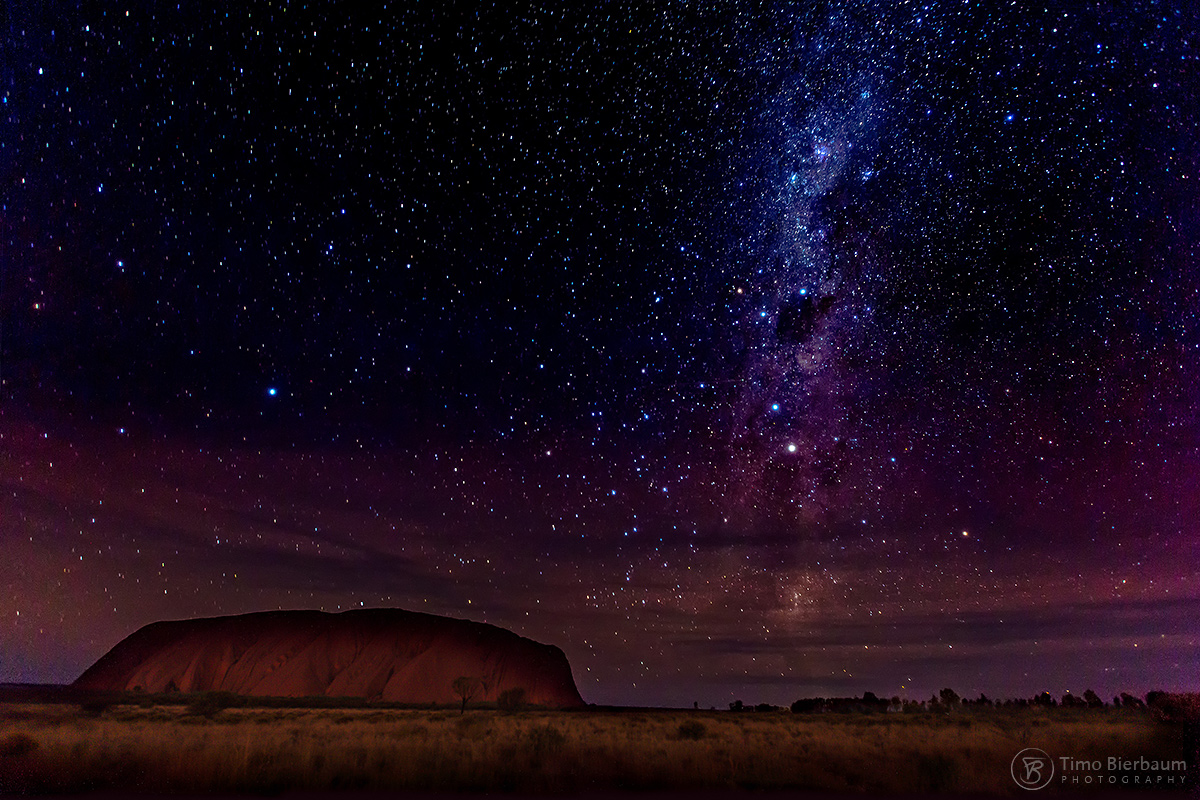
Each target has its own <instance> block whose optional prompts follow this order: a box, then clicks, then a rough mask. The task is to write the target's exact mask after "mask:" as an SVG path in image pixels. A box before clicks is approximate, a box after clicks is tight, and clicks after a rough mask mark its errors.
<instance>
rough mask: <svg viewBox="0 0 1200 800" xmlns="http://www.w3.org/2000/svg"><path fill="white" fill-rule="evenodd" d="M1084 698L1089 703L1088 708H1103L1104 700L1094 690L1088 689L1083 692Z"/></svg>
mask: <svg viewBox="0 0 1200 800" xmlns="http://www.w3.org/2000/svg"><path fill="white" fill-rule="evenodd" d="M1083 699H1084V701H1085V702H1086V703H1087V704H1088V708H1103V707H1104V701H1103V700H1101V699H1100V695H1098V694H1096V693H1095V692H1094V691H1093V690H1091V689H1088V690H1087V691H1086V692H1084V693H1083Z"/></svg>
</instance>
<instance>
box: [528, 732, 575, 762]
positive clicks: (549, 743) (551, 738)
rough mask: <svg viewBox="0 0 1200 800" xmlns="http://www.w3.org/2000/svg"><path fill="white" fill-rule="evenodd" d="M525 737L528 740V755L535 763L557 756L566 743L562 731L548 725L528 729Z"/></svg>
mask: <svg viewBox="0 0 1200 800" xmlns="http://www.w3.org/2000/svg"><path fill="white" fill-rule="evenodd" d="M526 736H527V737H528V740H529V751H530V755H531V756H532V757H533V760H534V762H535V763H538V762H541V761H542V759H544V758H546V757H547V756H553V755H557V754H558V753H559V751H561V750H562V748H563V745H564V744H566V741H567V737H565V736H563V735H562V731H560V730H559V729H558V728H555V727H553V726H550V725H539V726H537V727H536V728H530V729H529V733H528V734H526Z"/></svg>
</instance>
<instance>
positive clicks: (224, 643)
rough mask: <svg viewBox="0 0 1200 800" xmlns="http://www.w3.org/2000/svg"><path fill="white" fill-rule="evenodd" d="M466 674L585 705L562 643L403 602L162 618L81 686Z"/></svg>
mask: <svg viewBox="0 0 1200 800" xmlns="http://www.w3.org/2000/svg"><path fill="white" fill-rule="evenodd" d="M460 676H466V677H469V678H477V679H479V682H480V692H479V694H478V695H476V697H475V698H474V700H475V701H483V702H486V701H489V700H495V699H496V698H497V697H499V695H500V693H501V692H503V691H505V690H506V689H515V688H522V689H524V690H525V692H526V701H527V702H530V703H535V704H539V705H545V706H553V707H560V708H562V707H572V706H580V705H583V700H582V698H580V696H579V690H578V689H576V688H575V681H574V679H573V678H572V676H571V666H570V664H568V663H567V657H566V656H565V655H564V654H563V652H562V651H561V650H559V649H558V648H557V647H554V646H552V645H545V644H539V643H537V642H535V641H532V640H530V639H525V638H523V637H521V636H518V635H516V634H515V633H513V632H512V631H508V630H505V629H503V628H497V627H496V626H494V625H486V624H484V623H480V622H468V621H466V620H459V619H451V618H449V617H438V616H434V615H432V614H420V613H416V612H412V611H401V610H399V609H363V610H357V611H346V612H343V613H341V614H326V613H323V612H320V611H267V612H263V613H258V614H244V615H241V616H233V617H213V618H210V619H193V620H179V621H174V622H155V623H152V624H150V625H147V626H145V627H144V628H141V629H140V630H138V631H136V632H134V633H133V634H132V635H130V636H128V637H127V638H125V639H124V640H122V641H121V642H119V643H118V644H117V646H116V647H114V648H113V649H112V650H110V651H109V652H108V653H106V654H105V655H104V656H103V657H102V658H101V659H100V660H99V661H97V662H96V663H95V664H93V665H92V666H91V667H89V668H88V670H87V671H86V672H84V673H83V674H82V675H81V676H79V679H78V680H76V681H75V684H74V685H75V686H77V687H79V688H82V689H107V690H124V691H132V690H138V689H140V690H143V691H146V692H168V691H181V692H200V691H208V690H221V691H228V692H235V693H237V694H242V695H251V696H257V697H308V696H313V695H325V696H331V697H363V698H367V699H378V700H387V701H393V702H401V703H457V702H460V698H459V695H458V694H456V693H455V691H454V688H453V686H452V684H453V683H454V680H455V679H456V678H458V677H460Z"/></svg>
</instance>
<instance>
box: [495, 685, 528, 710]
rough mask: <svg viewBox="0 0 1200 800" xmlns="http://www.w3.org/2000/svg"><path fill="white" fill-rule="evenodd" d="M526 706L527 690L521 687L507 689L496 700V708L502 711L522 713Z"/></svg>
mask: <svg viewBox="0 0 1200 800" xmlns="http://www.w3.org/2000/svg"><path fill="white" fill-rule="evenodd" d="M524 706H525V690H524V689H522V688H521V687H519V686H518V687H516V688H515V689H505V690H504V691H503V692H501V693H500V696H499V697H498V698H496V707H497V708H499V709H500V710H501V711H508V712H513V711H520V710H521V709H522V708H524Z"/></svg>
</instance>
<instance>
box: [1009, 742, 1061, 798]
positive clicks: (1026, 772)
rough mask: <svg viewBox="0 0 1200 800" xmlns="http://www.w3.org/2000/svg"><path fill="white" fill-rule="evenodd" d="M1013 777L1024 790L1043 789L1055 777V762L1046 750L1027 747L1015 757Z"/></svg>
mask: <svg viewBox="0 0 1200 800" xmlns="http://www.w3.org/2000/svg"><path fill="white" fill-rule="evenodd" d="M1012 777H1013V780H1014V781H1016V782H1017V786H1020V787H1021V788H1022V789H1031V790H1032V789H1042V788H1044V787H1045V786H1046V784H1048V783H1050V779H1051V778H1053V777H1054V760H1053V759H1052V758H1050V756H1049V755H1048V754H1047V753H1046V751H1045V750H1039V749H1037V748H1036V747H1026V748H1025V749H1024V750H1022V751H1021V752H1019V753H1017V754H1016V755H1015V756H1013V760H1012Z"/></svg>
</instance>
